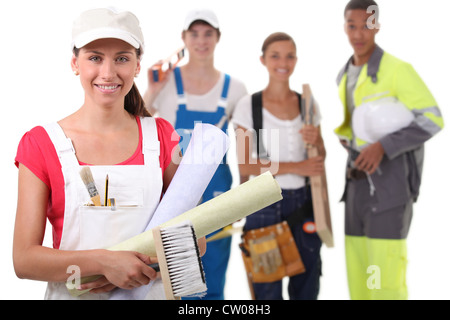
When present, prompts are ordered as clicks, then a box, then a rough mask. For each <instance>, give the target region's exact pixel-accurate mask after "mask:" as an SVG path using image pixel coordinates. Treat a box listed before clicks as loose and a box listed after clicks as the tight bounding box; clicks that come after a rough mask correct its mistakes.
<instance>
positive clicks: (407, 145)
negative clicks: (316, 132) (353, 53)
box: [335, 46, 444, 211]
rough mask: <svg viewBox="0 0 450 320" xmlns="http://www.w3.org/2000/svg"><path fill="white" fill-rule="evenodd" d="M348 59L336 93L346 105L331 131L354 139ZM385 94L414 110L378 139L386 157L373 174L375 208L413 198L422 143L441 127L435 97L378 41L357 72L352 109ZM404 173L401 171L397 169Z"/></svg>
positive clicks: (416, 185)
mask: <svg viewBox="0 0 450 320" xmlns="http://www.w3.org/2000/svg"><path fill="white" fill-rule="evenodd" d="M351 61H352V59H351V58H350V59H349V61H348V62H347V64H346V65H345V66H344V67H343V69H342V70H341V72H340V73H339V75H338V78H337V83H338V86H339V97H340V99H341V101H342V104H343V106H344V121H343V123H342V124H341V125H340V126H339V127H338V128H336V129H335V133H336V134H337V135H338V136H339V138H340V139H343V140H347V141H352V140H353V139H354V137H353V132H352V128H351V114H350V112H349V111H348V108H347V105H346V101H347V100H346V85H347V70H348V66H349V64H350V63H351ZM385 97H396V98H397V99H398V100H399V101H400V102H402V103H403V104H404V105H405V106H407V108H408V109H409V110H411V111H412V113H413V114H414V120H413V122H412V123H411V124H410V125H409V126H407V127H405V128H403V129H400V130H398V131H396V132H393V133H391V134H388V135H387V136H385V137H383V138H381V139H380V141H379V142H380V143H381V145H382V146H383V148H384V150H385V157H384V159H383V161H382V162H381V163H380V170H379V173H374V174H373V175H372V179H373V183H374V184H375V187H376V190H377V192H376V193H377V195H376V197H375V198H376V200H375V201H374V203H376V204H374V211H375V210H377V209H381V210H382V209H387V208H390V207H393V206H395V205H400V204H404V203H406V202H407V201H408V200H409V199H411V198H414V199H417V196H418V193H419V187H420V180H421V173H422V165H423V152H424V148H423V144H424V142H425V141H427V140H428V139H430V138H431V137H432V136H434V135H435V134H436V133H437V132H439V131H440V130H441V129H442V128H443V126H444V122H443V119H442V116H441V112H440V110H439V107H438V106H437V103H436V101H435V99H434V98H433V96H432V94H431V93H430V91H429V90H428V88H427V86H426V85H425V83H424V82H423V81H422V79H421V78H420V76H419V75H418V74H417V73H416V71H415V70H414V68H413V67H412V66H411V65H410V64H408V63H406V62H404V61H402V60H400V59H398V58H396V57H394V56H392V55H390V54H388V53H386V52H384V51H383V50H382V49H381V48H380V47H379V46H376V48H375V50H374V52H373V53H372V55H371V57H370V59H369V61H368V63H366V64H365V65H364V66H363V67H362V69H361V72H360V74H359V78H358V80H357V83H356V86H355V90H354V93H353V99H354V104H355V108H358V106H360V105H361V104H362V103H365V102H369V101H374V100H377V99H380V98H385ZM356 143H357V145H358V146H359V147H364V145H365V144H367V142H365V141H362V140H359V139H356ZM405 166H406V168H405ZM380 172H381V174H380ZM402 172H404V173H405V174H400V173H402ZM390 193H391V194H390Z"/></svg>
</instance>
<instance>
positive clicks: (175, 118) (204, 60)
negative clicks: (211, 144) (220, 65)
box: [144, 10, 247, 300]
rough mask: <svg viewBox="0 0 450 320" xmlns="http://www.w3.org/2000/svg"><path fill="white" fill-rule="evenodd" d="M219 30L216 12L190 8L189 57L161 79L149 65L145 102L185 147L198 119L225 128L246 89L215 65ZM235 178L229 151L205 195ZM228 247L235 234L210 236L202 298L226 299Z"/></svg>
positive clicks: (186, 30) (220, 189)
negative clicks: (167, 122)
mask: <svg viewBox="0 0 450 320" xmlns="http://www.w3.org/2000/svg"><path fill="white" fill-rule="evenodd" d="M220 35H221V33H220V30H219V23H218V19H217V16H216V15H215V13H214V12H212V11H210V10H194V11H191V12H189V13H188V15H187V17H186V21H185V24H184V28H183V32H182V40H183V42H184V44H185V49H186V50H187V51H188V53H189V54H188V56H189V61H188V62H187V63H186V64H184V65H183V66H181V67H179V68H178V67H177V68H175V69H174V70H173V72H171V73H169V75H168V76H166V77H165V78H164V80H161V81H159V82H157V81H155V79H154V78H153V73H152V72H151V69H150V71H149V86H148V90H147V92H146V93H145V95H144V100H145V103H146V106H147V108H148V109H149V110H150V113H151V114H154V115H155V114H156V116H159V117H162V118H164V119H166V120H167V121H169V122H170V123H172V125H173V126H174V127H175V129H176V130H177V132H178V134H179V135H180V136H181V140H180V147H181V149H182V151H183V152H184V151H185V150H186V148H187V146H188V144H189V139H190V134H191V131H192V129H193V128H194V125H195V123H196V122H203V123H210V124H213V125H216V126H218V127H220V128H221V129H222V130H223V131H224V132H226V131H227V128H228V120H229V119H230V118H231V116H232V112H233V110H234V107H235V105H236V103H237V102H238V101H239V99H240V98H241V97H243V96H244V95H245V94H246V93H247V90H246V88H245V85H244V84H243V83H242V82H241V81H239V80H237V79H236V78H234V77H230V76H229V75H227V74H225V73H223V72H221V71H219V70H217V69H216V68H215V66H214V51H215V47H216V45H217V43H218V42H219V40H220ZM231 184H232V175H231V171H230V168H229V166H228V164H227V163H226V157H225V158H224V161H223V162H222V163H221V164H220V165H219V167H218V169H217V171H216V173H215V175H214V176H213V178H212V180H211V182H210V184H209V185H208V187H207V189H206V190H205V192H204V194H203V197H202V200H201V201H202V202H206V201H208V200H210V199H212V198H214V197H216V196H218V195H220V194H221V193H223V192H226V191H228V190H229V189H230V188H231ZM230 249H231V238H225V239H222V240H214V241H211V242H208V246H207V253H206V254H205V255H204V256H203V258H202V262H203V266H204V269H205V275H206V283H207V286H208V292H207V295H206V297H203V299H213V300H223V299H224V287H225V274H226V270H227V266H228V260H229V256H230Z"/></svg>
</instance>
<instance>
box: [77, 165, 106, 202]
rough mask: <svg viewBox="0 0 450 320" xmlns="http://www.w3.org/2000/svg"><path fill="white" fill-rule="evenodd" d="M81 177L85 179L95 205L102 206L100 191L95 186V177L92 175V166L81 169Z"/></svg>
mask: <svg viewBox="0 0 450 320" xmlns="http://www.w3.org/2000/svg"><path fill="white" fill-rule="evenodd" d="M80 176H81V179H82V180H83V182H84V184H85V186H86V189H87V191H88V192H89V196H90V197H91V200H92V202H93V203H94V205H95V206H101V205H102V203H101V200H100V194H99V193H98V190H97V187H96V186H95V182H94V177H93V176H92V172H91V168H90V167H84V168H83V169H81V171H80Z"/></svg>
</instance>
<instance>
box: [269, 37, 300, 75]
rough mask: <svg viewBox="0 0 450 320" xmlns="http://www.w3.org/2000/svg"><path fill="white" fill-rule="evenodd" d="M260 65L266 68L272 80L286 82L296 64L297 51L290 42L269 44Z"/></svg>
mask: <svg viewBox="0 0 450 320" xmlns="http://www.w3.org/2000/svg"><path fill="white" fill-rule="evenodd" d="M261 63H262V64H263V65H264V66H265V67H266V68H267V70H268V72H269V76H270V78H271V79H273V80H279V81H288V80H289V77H290V76H291V75H292V73H293V72H294V69H295V65H296V64H297V50H296V47H295V44H294V43H293V42H292V41H290V40H283V41H276V42H273V43H271V44H270V45H269V46H268V47H267V49H266V50H265V52H264V55H263V56H262V57H261Z"/></svg>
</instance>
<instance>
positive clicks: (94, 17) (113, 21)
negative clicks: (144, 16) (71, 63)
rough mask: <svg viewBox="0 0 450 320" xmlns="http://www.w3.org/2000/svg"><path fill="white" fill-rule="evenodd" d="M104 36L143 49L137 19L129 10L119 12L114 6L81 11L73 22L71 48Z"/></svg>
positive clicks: (142, 37) (142, 39)
mask: <svg viewBox="0 0 450 320" xmlns="http://www.w3.org/2000/svg"><path fill="white" fill-rule="evenodd" d="M106 38H113V39H120V40H123V41H125V42H127V43H129V44H130V45H132V46H133V47H134V48H136V49H141V51H142V52H143V51H144V36H143V34H142V30H141V27H140V26H139V20H138V19H137V18H136V16H135V15H134V14H132V13H131V12H128V11H121V12H119V11H118V10H116V9H114V8H99V9H92V10H88V11H85V12H83V13H81V15H80V16H79V17H78V18H77V19H76V20H75V21H74V23H73V27H72V49H73V48H78V49H79V48H82V47H84V46H85V45H87V44H88V43H91V42H92V41H95V40H98V39H106Z"/></svg>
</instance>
